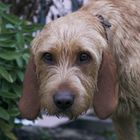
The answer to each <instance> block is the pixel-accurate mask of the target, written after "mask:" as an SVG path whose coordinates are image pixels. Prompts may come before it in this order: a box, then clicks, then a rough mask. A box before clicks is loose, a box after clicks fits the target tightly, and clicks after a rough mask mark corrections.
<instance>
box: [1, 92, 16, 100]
mask: <svg viewBox="0 0 140 140" xmlns="http://www.w3.org/2000/svg"><path fill="white" fill-rule="evenodd" d="M0 96H1V97H4V98H8V99H16V98H18V96H17V94H15V93H11V92H1V93H0Z"/></svg>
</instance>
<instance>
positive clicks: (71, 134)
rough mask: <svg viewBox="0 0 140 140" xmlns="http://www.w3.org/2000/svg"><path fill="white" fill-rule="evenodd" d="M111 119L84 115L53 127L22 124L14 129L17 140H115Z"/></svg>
mask: <svg viewBox="0 0 140 140" xmlns="http://www.w3.org/2000/svg"><path fill="white" fill-rule="evenodd" d="M113 132H114V131H113V127H112V122H111V120H105V121H101V120H99V119H97V118H96V117H93V116H92V117H91V116H86V117H82V118H79V119H78V120H76V121H71V122H66V123H64V124H60V125H58V126H56V127H54V128H46V127H39V126H24V127H22V128H21V129H17V130H15V134H16V135H17V137H18V140H115V136H114V133H113Z"/></svg>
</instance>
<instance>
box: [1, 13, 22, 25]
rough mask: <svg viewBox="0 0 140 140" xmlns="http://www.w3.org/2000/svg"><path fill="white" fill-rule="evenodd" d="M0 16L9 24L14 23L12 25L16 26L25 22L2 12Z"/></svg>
mask: <svg viewBox="0 0 140 140" xmlns="http://www.w3.org/2000/svg"><path fill="white" fill-rule="evenodd" d="M0 15H1V16H2V17H3V18H4V19H6V20H7V21H8V22H10V23H12V24H15V25H17V24H18V25H19V24H21V23H22V22H23V21H22V20H20V19H19V18H18V17H16V16H15V15H12V14H6V13H2V12H0Z"/></svg>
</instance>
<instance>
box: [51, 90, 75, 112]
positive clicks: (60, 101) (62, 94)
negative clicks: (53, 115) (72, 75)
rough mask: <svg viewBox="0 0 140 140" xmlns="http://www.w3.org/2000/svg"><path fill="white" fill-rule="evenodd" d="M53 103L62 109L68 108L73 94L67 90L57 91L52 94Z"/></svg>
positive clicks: (71, 102) (72, 100) (72, 99)
mask: <svg viewBox="0 0 140 140" xmlns="http://www.w3.org/2000/svg"><path fill="white" fill-rule="evenodd" d="M53 100H54V103H55V105H56V106H57V107H58V108H59V109H62V110H66V109H68V108H70V107H71V106H72V104H73V102H74V95H72V94H71V93H70V92H68V91H59V92H57V93H56V94H55V95H54V98H53Z"/></svg>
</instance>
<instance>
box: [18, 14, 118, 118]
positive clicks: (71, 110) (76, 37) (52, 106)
mask: <svg viewBox="0 0 140 140" xmlns="http://www.w3.org/2000/svg"><path fill="white" fill-rule="evenodd" d="M108 48H109V46H108V43H107V39H106V35H105V31H104V27H103V26H102V24H101V22H100V21H99V18H98V17H97V16H95V17H93V16H92V15H87V14H86V13H84V12H76V13H73V14H70V15H68V16H66V17H62V18H60V19H58V20H56V21H54V22H52V23H50V24H48V25H47V26H46V27H45V28H44V29H43V31H42V32H41V33H40V34H39V35H38V36H37V37H36V38H35V39H34V40H33V43H32V49H31V58H30V60H29V65H28V67H27V70H26V74H25V80H24V88H23V95H22V97H21V99H20V103H19V107H20V110H21V113H22V115H23V117H26V118H28V119H33V118H35V117H36V116H37V115H38V113H39V111H40V110H47V111H48V113H49V114H50V115H57V116H59V115H66V116H68V117H69V118H71V119H73V118H76V117H77V116H79V115H80V114H82V113H83V112H86V111H87V109H88V108H89V107H90V106H91V105H93V106H94V109H95V112H96V113H97V115H98V116H99V117H100V118H106V117H108V116H109V115H111V114H112V112H113V111H114V109H115V108H116V105H117V95H116V67H115V65H114V61H113V57H112V55H111V53H110V51H108V50H109V49H108Z"/></svg>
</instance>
